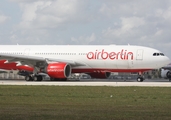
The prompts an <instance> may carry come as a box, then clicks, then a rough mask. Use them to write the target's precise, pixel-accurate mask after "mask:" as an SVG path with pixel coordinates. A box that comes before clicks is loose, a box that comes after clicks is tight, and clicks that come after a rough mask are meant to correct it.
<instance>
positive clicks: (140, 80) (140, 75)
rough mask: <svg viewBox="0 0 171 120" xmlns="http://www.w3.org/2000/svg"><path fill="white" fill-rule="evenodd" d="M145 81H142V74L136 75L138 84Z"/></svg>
mask: <svg viewBox="0 0 171 120" xmlns="http://www.w3.org/2000/svg"><path fill="white" fill-rule="evenodd" d="M144 80H145V79H144V76H143V75H142V72H139V73H138V77H137V81H138V82H143V81H144Z"/></svg>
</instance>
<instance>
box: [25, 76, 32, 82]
mask: <svg viewBox="0 0 171 120" xmlns="http://www.w3.org/2000/svg"><path fill="white" fill-rule="evenodd" d="M25 80H26V81H33V78H32V77H31V76H26V77H25Z"/></svg>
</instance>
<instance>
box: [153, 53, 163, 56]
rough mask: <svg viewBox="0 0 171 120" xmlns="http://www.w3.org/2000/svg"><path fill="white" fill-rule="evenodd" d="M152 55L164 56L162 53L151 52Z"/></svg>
mask: <svg viewBox="0 0 171 120" xmlns="http://www.w3.org/2000/svg"><path fill="white" fill-rule="evenodd" d="M153 56H164V54H163V53H153Z"/></svg>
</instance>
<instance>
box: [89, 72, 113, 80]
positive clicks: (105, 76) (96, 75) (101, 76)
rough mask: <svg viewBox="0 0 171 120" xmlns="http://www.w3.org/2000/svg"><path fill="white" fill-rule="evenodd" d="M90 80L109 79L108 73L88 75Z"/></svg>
mask: <svg viewBox="0 0 171 120" xmlns="http://www.w3.org/2000/svg"><path fill="white" fill-rule="evenodd" d="M88 74H89V75H90V76H91V77H92V78H101V79H106V78H109V76H110V75H111V73H110V72H94V73H88Z"/></svg>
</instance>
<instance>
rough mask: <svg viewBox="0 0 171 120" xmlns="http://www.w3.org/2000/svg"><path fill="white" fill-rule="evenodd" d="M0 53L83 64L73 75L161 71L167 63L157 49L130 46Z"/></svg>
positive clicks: (15, 48) (1, 49)
mask: <svg viewBox="0 0 171 120" xmlns="http://www.w3.org/2000/svg"><path fill="white" fill-rule="evenodd" d="M0 53H5V54H6V53H7V54H9V53H10V54H16V55H24V56H33V57H34V56H35V57H43V58H51V59H61V60H70V61H74V62H77V63H82V64H84V65H82V66H73V67H72V69H73V72H86V70H88V71H89V70H105V71H109V72H136V71H146V70H151V69H156V68H160V67H162V66H165V65H167V64H168V63H170V60H169V58H168V57H167V56H164V55H163V54H162V53H161V52H160V51H158V50H156V49H152V48H149V47H142V46H129V45H128V46H126V45H1V46H0ZM154 53H157V54H159V55H154Z"/></svg>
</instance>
